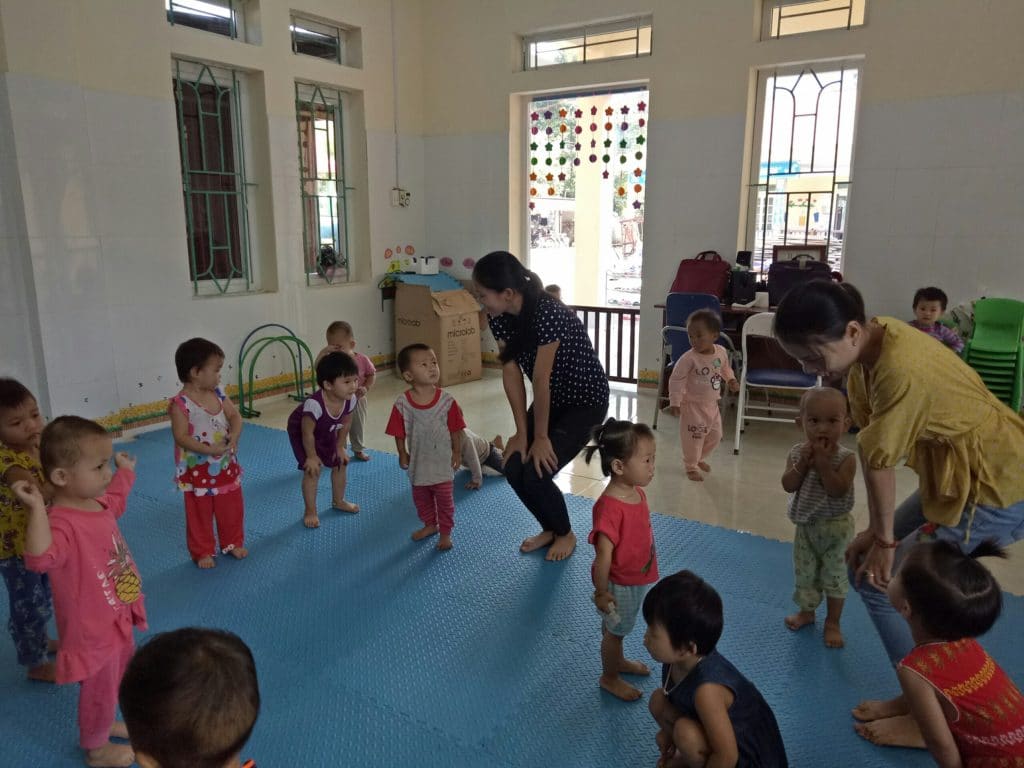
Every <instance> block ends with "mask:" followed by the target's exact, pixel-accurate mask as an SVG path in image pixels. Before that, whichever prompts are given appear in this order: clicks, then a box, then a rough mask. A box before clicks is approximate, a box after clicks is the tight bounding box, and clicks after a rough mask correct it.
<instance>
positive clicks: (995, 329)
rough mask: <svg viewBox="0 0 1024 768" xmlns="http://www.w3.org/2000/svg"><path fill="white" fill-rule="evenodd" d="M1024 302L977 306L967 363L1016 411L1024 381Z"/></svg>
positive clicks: (1001, 301)
mask: <svg viewBox="0 0 1024 768" xmlns="http://www.w3.org/2000/svg"><path fill="white" fill-rule="evenodd" d="M1022 337H1024V302H1021V301H1015V300H1014V299H980V300H979V301H977V302H975V304H974V331H973V332H972V334H971V338H970V340H968V342H967V345H966V346H965V347H964V360H966V361H967V364H968V365H969V366H971V367H972V368H973V369H974V370H976V371H977V372H978V375H979V376H981V379H982V381H984V382H985V386H987V387H988V388H989V389H990V390H991V391H992V393H993V394H994V395H995V396H996V397H998V398H999V399H1000V400H1002V401H1003V402H1004V403H1006V404H1007V405H1008V406H1010V408H1012V409H1013V410H1015V411H1020V408H1021V387H1022V381H1024V343H1022V341H1021V339H1022Z"/></svg>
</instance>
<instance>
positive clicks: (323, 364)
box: [316, 352, 359, 387]
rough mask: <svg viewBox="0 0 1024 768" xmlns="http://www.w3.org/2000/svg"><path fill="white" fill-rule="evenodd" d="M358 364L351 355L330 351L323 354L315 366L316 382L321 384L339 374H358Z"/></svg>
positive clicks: (332, 379)
mask: <svg viewBox="0 0 1024 768" xmlns="http://www.w3.org/2000/svg"><path fill="white" fill-rule="evenodd" d="M358 375H359V366H358V365H356V361H355V360H353V359H352V356H351V355H348V354H346V353H344V352H330V353H328V354H326V355H324V356H323V357H322V358H321V359H320V362H319V363H317V366H316V383H317V385H318V386H321V387H322V386H323V385H324V382H325V381H334V380H335V379H336V378H338V377H339V376H358Z"/></svg>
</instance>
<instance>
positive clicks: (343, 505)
mask: <svg viewBox="0 0 1024 768" xmlns="http://www.w3.org/2000/svg"><path fill="white" fill-rule="evenodd" d="M331 506H332V507H334V508H335V509H340V510H341V511H342V512H351V513H352V514H353V515H354V514H355V513H356V512H358V511H359V505H358V504H353V503H352V502H351V501H345V500H344V499H342V500H341V501H332V502H331Z"/></svg>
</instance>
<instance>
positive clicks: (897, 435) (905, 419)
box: [848, 317, 1024, 525]
mask: <svg viewBox="0 0 1024 768" xmlns="http://www.w3.org/2000/svg"><path fill="white" fill-rule="evenodd" d="M873 322H876V323H878V324H879V325H881V326H883V327H884V328H885V338H884V339H883V341H882V351H881V353H880V355H879V358H878V361H877V362H876V363H875V365H874V366H873V367H872V368H871V369H870V370H869V371H866V370H865V369H864V366H862V365H860V364H856V365H854V366H853V368H852V369H851V370H850V376H849V382H848V386H849V394H850V410H851V412H852V414H853V420H854V423H856V424H857V425H858V426H859V427H860V428H861V431H860V433H859V434H858V436H857V444H858V446H859V447H860V450H861V453H862V454H863V456H864V460H865V461H866V462H867V464H868V466H870V467H872V468H874V469H886V468H889V467H894V466H896V465H897V464H899V463H900V462H901V461H903V460H905V461H906V465H907V466H908V467H910V468H911V469H913V470H914V471H915V472H916V473H917V475H918V477H919V478H920V483H921V485H920V487H921V502H922V506H923V508H924V515H925V517H926V518H927V519H928V520H930V521H931V522H934V523H939V524H941V525H957V524H958V523H959V522H960V515H961V514H962V513H963V511H964V510H965V509H966V508H967V507H968V505H969V504H974V503H978V504H985V505H987V506H993V507H999V508H1003V507H1009V506H1011V505H1013V504H1015V503H1017V502H1019V501H1021V500H1024V419H1022V418H1021V417H1020V416H1019V415H1018V414H1015V413H1014V412H1013V411H1011V410H1010V409H1009V408H1007V407H1006V406H1005V405H1004V404H1003V403H1001V402H1000V401H999V400H997V399H996V397H995V395H993V394H992V393H991V392H989V390H988V388H986V387H985V384H984V383H983V382H982V380H981V378H980V377H979V376H978V374H977V373H975V371H974V370H973V369H972V368H970V367H969V366H968V365H967V363H965V362H964V361H963V360H961V359H960V358H959V357H957V355H956V354H955V353H953V352H952V351H951V350H949V349H947V348H946V347H945V346H943V344H942V343H941V342H939V341H937V340H936V339H933V338H932V337H931V336H929V335H928V334H927V333H922V332H921V331H919V330H918V329H916V328H913V327H912V326H910V325H909V324H908V323H906V322H904V321H902V320H897V319H896V318H893V317H876V318H873Z"/></svg>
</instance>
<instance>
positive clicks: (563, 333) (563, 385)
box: [489, 293, 608, 409]
mask: <svg viewBox="0 0 1024 768" xmlns="http://www.w3.org/2000/svg"><path fill="white" fill-rule="evenodd" d="M489 323H490V326H491V333H493V334H494V338H495V339H497V340H498V341H504V342H508V341H509V340H511V339H513V338H515V336H516V334H517V333H518V332H519V329H518V325H519V318H518V317H516V316H515V315H509V314H502V315H498V316H497V317H492V318H489ZM533 332H534V334H535V335H536V345H535V346H529V347H528V348H526V349H524V350H522V351H521V352H520V353H519V354H518V355H517V356H516V358H515V360H516V363H518V365H519V367H520V368H521V369H522V370H523V373H525V374H526V375H527V376H528V377H529V379H530V381H533V366H534V364H535V363H536V362H537V347H542V346H544V345H546V344H551V343H552V342H554V341H558V342H559V344H558V349H557V350H556V351H555V364H554V366H553V368H552V369H551V407H552V408H555V409H564V408H570V407H574V406H586V407H589V406H602V405H607V404H608V376H607V375H606V374H605V372H604V368H602V367H601V361H600V360H598V358H597V353H596V352H595V351H594V345H593V344H592V343H591V342H590V337H589V336H587V331H586V329H585V328H584V327H583V323H581V322H580V320H579V318H578V317H576V313H575V312H573V311H572V310H571V309H569V308H568V307H567V306H565V304H563V303H562V302H560V301H558V300H556V299H554V298H552V297H551V296H549V295H548V294H546V293H544V294H542V295H541V297H540V298H539V299H538V300H537V306H536V309H535V311H534V315H533Z"/></svg>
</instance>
